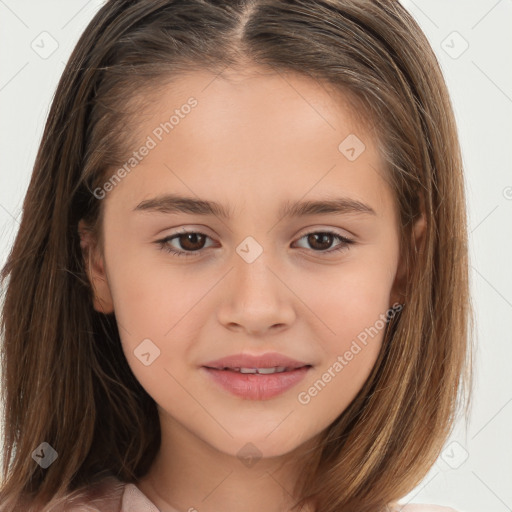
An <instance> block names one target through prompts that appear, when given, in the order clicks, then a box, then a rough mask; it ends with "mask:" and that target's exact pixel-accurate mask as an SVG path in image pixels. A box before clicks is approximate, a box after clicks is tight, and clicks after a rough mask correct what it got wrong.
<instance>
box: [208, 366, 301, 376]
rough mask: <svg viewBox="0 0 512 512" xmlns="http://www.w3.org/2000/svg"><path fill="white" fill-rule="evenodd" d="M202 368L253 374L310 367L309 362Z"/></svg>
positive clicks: (270, 373) (269, 373) (268, 373)
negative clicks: (284, 364) (249, 366)
mask: <svg viewBox="0 0 512 512" xmlns="http://www.w3.org/2000/svg"><path fill="white" fill-rule="evenodd" d="M204 368H208V369H209V370H219V371H228V372H236V373H242V374H253V375H272V374H274V373H285V372H292V371H295V370H300V369H301V368H311V365H310V364H306V365H304V366H296V367H294V366H289V367H286V366H271V367H262V368H242V367H234V368H231V367H229V366H226V367H223V368H218V367H214V366H212V367H211V366H205V367H204Z"/></svg>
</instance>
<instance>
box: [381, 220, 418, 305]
mask: <svg viewBox="0 0 512 512" xmlns="http://www.w3.org/2000/svg"><path fill="white" fill-rule="evenodd" d="M426 227H427V222H426V219H425V214H424V213H423V212H422V214H421V216H420V217H419V218H418V219H417V220H416V221H415V223H414V227H413V237H412V240H411V249H413V250H414V251H415V252H417V251H418V248H420V249H419V252H420V253H421V248H422V246H423V239H424V237H425V231H426ZM404 259H405V258H404V257H403V254H401V255H400V258H399V262H398V268H397V272H396V276H395V281H394V283H393V287H392V289H391V294H390V301H391V305H393V304H395V303H399V304H405V302H406V301H407V300H406V299H407V298H406V296H405V289H406V283H407V279H408V278H409V273H408V271H407V267H406V265H405V261H404ZM390 307H391V306H390Z"/></svg>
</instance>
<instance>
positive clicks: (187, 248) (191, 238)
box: [156, 231, 210, 256]
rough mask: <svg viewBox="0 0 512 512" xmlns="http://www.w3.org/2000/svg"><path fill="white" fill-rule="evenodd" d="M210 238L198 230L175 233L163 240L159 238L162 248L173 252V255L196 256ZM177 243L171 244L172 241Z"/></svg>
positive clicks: (158, 242)
mask: <svg viewBox="0 0 512 512" xmlns="http://www.w3.org/2000/svg"><path fill="white" fill-rule="evenodd" d="M207 238H210V237H209V236H208V235H205V234H204V233H199V232H197V231H184V232H181V233H177V234H175V235H171V236H168V237H166V238H164V239H163V240H158V241H157V242H156V243H157V244H159V246H160V249H162V250H164V251H166V252H169V253H171V254H172V255H173V256H196V254H195V253H200V252H201V250H202V249H203V248H204V247H205V242H206V239H207ZM175 240H176V241H177V243H176V242H175V245H171V242H174V241H175Z"/></svg>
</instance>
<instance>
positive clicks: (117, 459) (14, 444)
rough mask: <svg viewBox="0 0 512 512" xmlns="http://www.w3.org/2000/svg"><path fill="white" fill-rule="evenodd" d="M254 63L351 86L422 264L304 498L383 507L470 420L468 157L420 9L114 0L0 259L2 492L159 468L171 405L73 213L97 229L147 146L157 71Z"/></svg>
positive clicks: (26, 492)
mask: <svg viewBox="0 0 512 512" xmlns="http://www.w3.org/2000/svg"><path fill="white" fill-rule="evenodd" d="M249 63H251V64H257V65H258V66H260V67H265V68H267V69H273V70H274V71H275V72H282V71H290V72H296V73H300V74H302V75H305V76H308V77H310V78H311V79H314V80H317V81H322V82H324V83H326V84H329V85H332V86H334V87H335V88H337V89H338V90H339V91H340V92H342V93H343V94H347V95H351V97H352V98H354V103H353V105H356V104H357V105H358V110H357V112H358V115H359V116H362V117H364V118H365V119H366V120H367V123H368V126H371V127H373V129H374V132H375V134H376V136H378V138H379V144H380V146H379V147H380V150H381V153H382V155H383V157H384V160H385V162H386V165H387V169H386V171H387V172H386V176H387V179H388V180H389V183H390V185H391V186H392V188H393V191H394V194H395V198H396V203H397V206H398V211H399V219H400V234H401V241H400V244H401V251H402V255H403V257H404V258H405V261H406V264H407V279H406V282H405V285H404V286H405V291H404V297H405V300H404V302H405V307H404V308H403V310H402V311H401V312H400V314H399V315H397V316H396V317H395V318H394V319H393V320H392V321H390V323H389V324H388V327H387V329H386V335H385V338H384V341H383V345H382V349H381V352H380V354H379V358H378V360H377V362H376V364H375V366H374V368H373V370H372V373H371V375H370V376H369V378H368V379H367V381H366V382H365V384H364V386H363V388H362V389H361V390H360V392H359V393H358V395H357V396H356V397H355V399H354V400H353V401H352V402H351V404H350V405H349V406H348V407H347V409H346V410H344V411H343V412H342V414H340V416H339V417H338V418H337V419H336V421H334V422H333V423H332V424H331V425H330V426H329V427H328V428H327V429H326V430H325V431H324V432H323V433H322V437H321V441H320V444H319V445H318V448H317V450H316V451H315V457H314V459H313V460H312V462H311V463H310V465H309V466H308V467H305V468H304V471H303V474H302V476H303V478H302V479H301V481H300V482H298V483H297V489H296V492H297V496H299V497H301V498H303V499H302V501H299V502H298V503H299V504H304V503H306V500H310V499H311V500H313V501H314V503H315V505H316V509H317V510H322V511H323V512H335V511H336V512H349V511H351V512H353V511H354V510H358V511H359V512H376V511H378V510H382V509H384V508H385V506H386V505H387V504H388V503H391V502H393V501H396V500H397V499H400V498H401V497H403V496H404V495H406V494H407V493H408V492H410V491H411V490H412V489H413V488H414V487H415V486H416V485H417V484H418V483H419V482H420V481H421V480H422V479H423V477H424V476H425V475H426V474H427V472H428V471H429V469H430V468H431V466H432V465H433V463H434V462H435V460H436V459H437V457H438V456H439V454H440V451H441V449H442V447H443V445H444V443H445V442H446V440H447V438H448V436H449V435H450V433H451V432H452V429H453V425H454V422H455V420H456V418H457V416H458V413H459V411H460V408H461V406H462V405H463V404H464V403H465V404H466V408H465V411H466V419H467V417H468V411H469V404H470V395H471V388H472V343H471V342H472V340H473V336H472V331H473V312H472V306H471V301H470V296H469V285H468V280H469V279H468V266H469V264H468V252H467V224H466V223H467V220H466V209H465V208H466V206H465V191H464V181H463V166H462V158H461V153H460V147H459V142H458V137H457V130H456V124H455V120H454V115H453V111H452V106H451V103H450V99H449V95H448V91H447V88H446V85H445V82H444V79H443V76H442V73H441V70H440V67H439V64H438V62H437V59H436V57H435V54H434V53H433V51H432V49H431V47H430V45H429V43H428V41H427V39H426V37H425V35H424V34H423V33H422V31H421V29H420V28H419V26H418V25H417V23H416V22H415V20H414V19H413V18H412V16H411V15H410V14H409V13H408V12H407V11H406V10H405V9H404V8H403V7H402V6H401V5H400V4H399V3H398V2H397V1H395V0H376V1H367V0H231V1H230V0H186V1H185V0H110V1H108V2H107V3H106V4H105V5H104V6H103V7H102V8H101V9H100V10H99V11H98V13H97V14H96V16H95V17H94V18H93V20H92V21H91V22H90V23H89V25H88V26H87V28H86V29H85V31H84V33H83V34H82V36H81V37H80V40H79V41H78V44H77V45H76V47H75V49H74V51H73V53H72V55H71V57H70V59H69V62H68V63H67V65H66V68H65V70H64V72H63V75H62V77H61V80H60V82H59V85H58V89H57V91H56V94H55V97H54V99H53V102H52V105H51V110H50V112H49V116H48V119H47V122H46V126H45V129H44V133H43V137H42V142H41V145H40V147H39V151H38V154H37V158H36V161H35V165H34V169H33V173H32V178H31V181H30V185H29V187H28V191H27V194H26V197H25V200H24V203H23V215H22V219H21V224H20V228H19V231H18V234H17V236H16V239H15V242H14V244H13V247H12V250H11V252H10V254H9V257H8V260H7V263H6V265H5V267H4V268H3V269H2V274H1V281H2V283H3V284H5V297H4V306H3V314H2V324H1V326H2V336H3V346H2V379H3V383H2V390H3V400H4V407H5V417H4V430H5V431H4V445H3V467H2V470H3V484H2V489H1V491H0V503H1V504H2V506H3V508H2V510H5V511H12V510H16V509H17V507H18V510H19V506H20V505H19V504H20V503H24V501H23V500H24V499H26V498H27V497H28V498H30V500H29V501H30V503H32V502H33V503H36V502H37V503H39V504H40V506H41V507H42V506H43V505H44V508H41V510H44V511H46V510H54V508H53V509H52V507H53V506H55V504H56V503H62V500H63V499H64V498H65V497H66V496H67V495H69V493H73V492H76V493H77V492H79V491H80V490H83V489H85V488H86V487H87V486H89V485H91V484H92V483H94V482H97V481H99V480H100V479H101V478H103V477H105V475H107V474H113V475H115V476H116V477H118V478H119V479H120V480H122V481H124V482H134V483H135V482H136V481H137V479H138V478H140V477H142V476H143V475H144V474H145V473H146V472H147V471H148V469H149V467H150V465H151V463H152V461H153V458H154V456H155V454H156V452H157V451H158V448H159V445H160V426H159V419H158V414H157V410H156V404H155V402H154V400H153V399H152V398H151V397H150V396H149V395H148V394H147V393H146V392H145V390H144V389H143V388H142V386H141V385H140V384H139V383H138V381H137V380H136V379H135V377H134V375H133V374H132V372H131V370H130V368H129V366H128V363H127V361H126V359H125V357H124V354H123V352H122V349H121V343H120V338H119V333H118V330H117V325H116V321H115V316H114V314H103V313H99V312H97V311H95V310H94V308H93V302H92V301H93V291H92V289H91V285H90V283H89V281H88V279H87V274H86V269H85V266H84V259H83V257H82V254H81V249H80V238H79V236H78V233H77V226H78V222H79V220H80V219H85V220H86V221H87V222H88V224H89V225H90V226H92V229H93V232H94V234H95V235H98V237H99V238H100V239H101V237H100V236H99V235H100V233H101V221H102V201H101V200H99V199H98V198H97V197H95V195H94V193H93V191H94V190H95V189H96V187H98V186H99V185H100V184H102V183H104V182H105V181H106V180H105V176H107V177H109V176H111V170H112V169H115V168H116V167H117V166H119V165H120V164H121V162H123V161H124V157H125V155H126V154H127V151H128V149H129V148H130V147H133V146H135V144H134V143H135V140H136V133H135V132H136V130H135V129H132V130H129V129H126V128H125V127H126V126H128V127H130V126H132V127H133V126H136V116H137V112H138V110H139V109H141V108H142V107H143V106H144V105H146V102H147V101H149V99H150V98H151V97H152V95H154V93H155V91H157V90H158V87H162V86H164V85H166V84H169V83H171V81H172V77H174V76H179V74H180V73H181V72H183V71H187V70H193V69H207V70H210V71H212V72H215V73H219V72H220V71H222V70H223V69H225V68H226V66H230V67H232V68H236V69H243V68H244V66H246V65H247V64H249ZM153 97H154V96H153ZM421 215H423V216H424V219H425V222H426V228H425V233H424V236H423V238H422V239H421V244H420V245H419V246H417V245H416V243H415V239H414V238H413V227H414V225H415V222H416V221H417V220H418V219H419V218H420V216H421ZM128 426H129V428H128ZM43 442H46V443H48V444H49V445H50V446H51V447H53V448H54V449H55V450H56V452H57V453H58V457H57V459H56V460H55V462H53V464H51V465H50V466H49V467H47V468H46V469H43V468H42V467H40V466H39V465H38V464H36V462H34V459H33V457H32V454H33V452H34V450H36V449H37V448H38V447H40V446H41V443H43ZM27 503H28V501H27ZM25 510H29V508H28V507H26V508H25ZM30 510H32V508H30Z"/></svg>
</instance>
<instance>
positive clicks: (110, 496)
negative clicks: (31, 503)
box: [52, 477, 126, 512]
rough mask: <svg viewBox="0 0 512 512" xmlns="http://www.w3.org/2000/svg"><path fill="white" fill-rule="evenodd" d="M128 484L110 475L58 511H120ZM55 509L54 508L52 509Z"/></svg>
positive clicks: (57, 509)
mask: <svg viewBox="0 0 512 512" xmlns="http://www.w3.org/2000/svg"><path fill="white" fill-rule="evenodd" d="M125 487H126V484H125V483H124V482H122V481H120V480H119V479H117V478H115V477H108V478H105V479H103V480H101V481H100V482H97V483H96V484H94V485H92V486H91V487H89V488H88V489H86V490H84V491H83V492H82V493H80V496H79V497H78V498H72V499H71V500H67V501H66V503H64V504H63V508H62V509H60V508H56V509H55V511H56V512H61V511H62V512H64V511H65V512H119V511H120V510H121V503H122V499H123V493H124V490H125ZM52 510H54V509H52Z"/></svg>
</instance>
